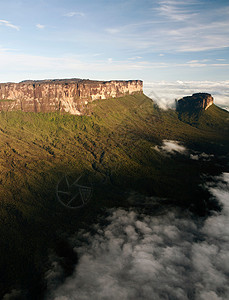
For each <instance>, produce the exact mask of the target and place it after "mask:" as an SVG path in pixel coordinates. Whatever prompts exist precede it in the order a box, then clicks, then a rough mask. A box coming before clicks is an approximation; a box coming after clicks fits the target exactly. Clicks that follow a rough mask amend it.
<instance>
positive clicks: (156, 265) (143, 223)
mask: <svg viewBox="0 0 229 300" xmlns="http://www.w3.org/2000/svg"><path fill="white" fill-rule="evenodd" d="M218 180H219V183H218V184H217V186H216V185H215V183H214V185H211V184H208V185H207V188H208V189H209V190H210V192H211V193H212V195H213V196H214V197H216V199H217V200H218V201H220V202H221V204H222V205H223V210H222V212H220V213H215V214H213V215H212V216H210V217H208V218H207V219H206V220H205V221H204V220H203V219H200V218H199V219H198V218H195V217H194V216H192V215H191V214H188V213H187V212H186V213H185V212H184V211H179V210H178V209H171V208H170V209H169V210H168V211H166V212H164V214H155V215H149V214H146V213H144V212H143V211H142V212H139V211H137V210H134V209H130V210H124V209H112V210H110V215H109V216H108V217H106V219H105V221H106V222H105V223H108V225H104V224H105V223H104V222H103V223H102V224H103V225H99V224H97V225H94V227H93V230H92V231H93V232H95V234H94V235H93V234H91V233H90V232H87V231H81V232H80V233H79V234H78V235H76V236H74V237H72V239H71V240H72V243H73V245H75V251H77V253H78V255H79V263H78V264H77V266H76V269H75V272H74V274H73V275H72V276H71V277H69V278H67V279H66V280H65V282H64V283H63V284H59V283H58V284H57V286H56V287H54V285H52V286H53V289H52V290H49V295H48V299H56V300H57V299H65V300H68V299H72V300H74V299H84V300H89V299H94V300H99V299H111V300H116V299H122V300H132V299H142V300H149V299H154V300H162V299H177V300H190V299H196V300H197V299H201V300H206V299H217V300H223V299H228V298H229V286H228V284H227V282H228V277H227V276H228V272H229V228H228V226H225V224H228V220H229V205H228V197H229V173H225V174H224V175H223V176H222V178H218ZM222 180H224V182H223V181H222ZM150 199H151V202H152V203H153V202H154V199H153V198H150ZM150 199H148V200H150ZM145 211H148V210H145ZM58 276H59V271H57V278H58ZM53 280H54V278H53V277H52V283H53V282H54V281H53Z"/></svg>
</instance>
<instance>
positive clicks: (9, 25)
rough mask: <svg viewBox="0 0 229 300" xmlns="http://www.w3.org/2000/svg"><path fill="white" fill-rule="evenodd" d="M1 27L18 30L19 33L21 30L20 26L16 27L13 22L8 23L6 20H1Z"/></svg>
mask: <svg viewBox="0 0 229 300" xmlns="http://www.w3.org/2000/svg"><path fill="white" fill-rule="evenodd" d="M0 25H3V26H6V27H10V28H13V29H16V30H17V31H19V30H20V28H19V26H16V25H14V24H12V23H11V22H9V21H6V20H0Z"/></svg>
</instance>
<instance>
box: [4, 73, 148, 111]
mask: <svg viewBox="0 0 229 300" xmlns="http://www.w3.org/2000/svg"><path fill="white" fill-rule="evenodd" d="M142 92H143V82H142V81H141V80H129V81H91V80H81V79H63V80H40V81H22V82H20V83H1V84H0V111H1V110H4V111H13V110H22V111H25V112H54V111H62V112H68V113H71V114H82V113H83V110H84V108H85V107H86V105H87V104H88V102H92V101H94V100H97V99H108V98H113V97H121V96H124V95H128V94H133V93H142Z"/></svg>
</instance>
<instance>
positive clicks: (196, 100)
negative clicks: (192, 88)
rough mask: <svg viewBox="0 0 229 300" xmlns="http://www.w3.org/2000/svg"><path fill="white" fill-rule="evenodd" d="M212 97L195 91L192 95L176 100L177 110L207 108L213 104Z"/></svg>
mask: <svg viewBox="0 0 229 300" xmlns="http://www.w3.org/2000/svg"><path fill="white" fill-rule="evenodd" d="M213 101H214V99H213V97H212V96H211V95H210V94H207V93H196V94H193V95H192V96H187V97H183V98H182V99H180V100H178V101H177V102H176V109H177V111H179V112H200V111H201V110H207V109H208V108H209V106H211V105H212V104H213Z"/></svg>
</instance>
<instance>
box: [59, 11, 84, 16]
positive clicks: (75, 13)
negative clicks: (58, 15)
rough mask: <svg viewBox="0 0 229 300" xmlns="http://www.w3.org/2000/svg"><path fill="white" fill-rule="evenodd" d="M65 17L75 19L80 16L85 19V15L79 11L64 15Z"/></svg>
mask: <svg viewBox="0 0 229 300" xmlns="http://www.w3.org/2000/svg"><path fill="white" fill-rule="evenodd" d="M64 16H65V17H74V16H80V17H84V16H85V13H82V12H79V11H71V12H69V13H66V14H64Z"/></svg>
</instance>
